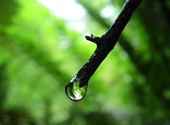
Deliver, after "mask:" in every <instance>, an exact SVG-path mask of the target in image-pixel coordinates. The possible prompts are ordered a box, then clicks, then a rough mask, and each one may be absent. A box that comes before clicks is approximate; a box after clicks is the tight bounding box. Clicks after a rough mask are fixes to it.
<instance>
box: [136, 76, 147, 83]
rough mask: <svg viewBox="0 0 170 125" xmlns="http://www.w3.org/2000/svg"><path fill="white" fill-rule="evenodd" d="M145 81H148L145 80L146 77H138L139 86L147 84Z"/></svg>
mask: <svg viewBox="0 0 170 125" xmlns="http://www.w3.org/2000/svg"><path fill="white" fill-rule="evenodd" d="M145 81H146V80H145V77H144V76H142V75H140V76H138V78H137V82H138V84H140V85H142V84H144V83H145Z"/></svg>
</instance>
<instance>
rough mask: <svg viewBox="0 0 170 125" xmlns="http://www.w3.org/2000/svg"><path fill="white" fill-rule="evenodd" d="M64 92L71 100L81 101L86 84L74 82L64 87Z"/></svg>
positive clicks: (84, 93) (79, 81)
mask: <svg viewBox="0 0 170 125" xmlns="http://www.w3.org/2000/svg"><path fill="white" fill-rule="evenodd" d="M65 91H66V94H67V96H68V97H69V98H70V99H71V100H73V101H79V100H82V99H83V98H84V97H85V95H86V93H87V84H83V85H82V83H81V80H75V81H74V82H70V83H69V84H68V85H67V86H66V87H65Z"/></svg>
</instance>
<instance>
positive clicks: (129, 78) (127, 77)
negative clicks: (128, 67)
mask: <svg viewBox="0 0 170 125" xmlns="http://www.w3.org/2000/svg"><path fill="white" fill-rule="evenodd" d="M123 81H124V82H125V83H127V84H130V83H131V82H132V76H131V75H128V74H125V75H124V76H123Z"/></svg>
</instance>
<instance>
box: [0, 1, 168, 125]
mask: <svg viewBox="0 0 170 125" xmlns="http://www.w3.org/2000/svg"><path fill="white" fill-rule="evenodd" d="M163 1H164V0H163ZM77 2H78V3H80V4H81V5H82V6H84V8H85V9H86V10H87V13H88V14H87V15H86V17H84V18H86V19H87V23H86V26H87V28H88V30H90V33H92V34H94V35H97V36H100V35H102V34H104V33H105V32H106V31H107V29H108V28H109V26H110V25H111V23H110V19H109V18H107V19H106V18H105V19H103V18H102V17H101V15H100V14H101V12H102V10H103V9H104V8H107V7H108V6H110V5H111V4H113V5H112V6H113V8H114V10H115V13H116V14H117V12H118V10H120V8H121V7H122V5H123V2H124V1H123V0H121V1H113V0H112V1H109V0H108V1H102V0H94V1H89V0H77ZM89 3H90V4H89ZM151 5H152V6H151ZM166 7H167V8H166ZM168 7H169V5H168V4H167V5H166V4H162V2H158V1H155V2H154V3H153V1H152V3H151V1H143V2H142V4H141V5H140V6H139V8H138V9H137V11H135V14H134V15H133V17H132V19H131V20H130V22H129V23H128V25H127V26H126V28H125V30H124V31H123V33H122V35H121V37H120V39H119V42H118V43H117V45H116V46H115V48H114V49H113V51H112V52H111V53H110V54H109V55H108V57H107V58H106V59H105V60H104V62H103V63H102V64H101V66H100V67H99V69H98V70H97V71H96V72H95V74H94V75H93V76H92V78H91V79H90V81H89V86H88V92H87V95H86V97H85V98H84V99H83V100H82V101H80V102H72V101H71V100H69V99H68V98H67V96H66V94H65V91H64V87H65V85H66V84H67V83H68V82H69V81H70V79H71V78H72V77H73V76H74V75H75V73H76V72H77V71H78V70H79V69H80V68H81V67H82V66H83V64H84V63H85V62H86V61H87V60H88V58H89V57H90V56H91V54H92V53H93V51H94V49H95V45H94V44H93V43H89V42H83V36H84V34H82V33H80V32H78V31H76V30H74V29H70V28H68V25H67V24H68V22H67V21H65V20H63V19H61V18H59V17H56V16H55V15H53V14H52V13H51V12H50V11H49V10H48V9H47V8H45V7H44V6H43V5H42V4H40V3H39V2H38V1H36V0H24V1H21V0H0V53H1V54H0V123H1V124H5V123H7V124H10V123H11V124H14V123H21V124H26V123H30V124H32V123H40V124H41V123H42V124H43V123H44V124H61V125H63V124H69V125H70V124H81V125H86V124H88V125H89V124H106V125H113V124H120V125H131V124H134V125H136V124H138V125H143V124H169V119H168V118H169V116H170V114H169V105H170V100H169V99H170V85H169V83H170V79H169V74H170V65H169V64H170V60H169V57H170V54H169V52H170V46H169V40H170V36H169V30H170V29H169V26H170V23H169V20H167V19H168V16H169V15H168V13H167V12H169V9H168ZM162 8H164V9H162ZM115 13H114V14H112V15H111V17H110V18H115V17H116V14H115ZM11 121H12V122H11Z"/></svg>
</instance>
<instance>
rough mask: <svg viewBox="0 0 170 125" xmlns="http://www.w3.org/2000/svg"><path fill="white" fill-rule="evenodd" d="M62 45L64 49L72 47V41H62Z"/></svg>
mask: <svg viewBox="0 0 170 125" xmlns="http://www.w3.org/2000/svg"><path fill="white" fill-rule="evenodd" d="M60 47H61V49H62V50H66V49H68V48H69V47H70V43H69V42H68V41H61V43H60Z"/></svg>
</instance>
